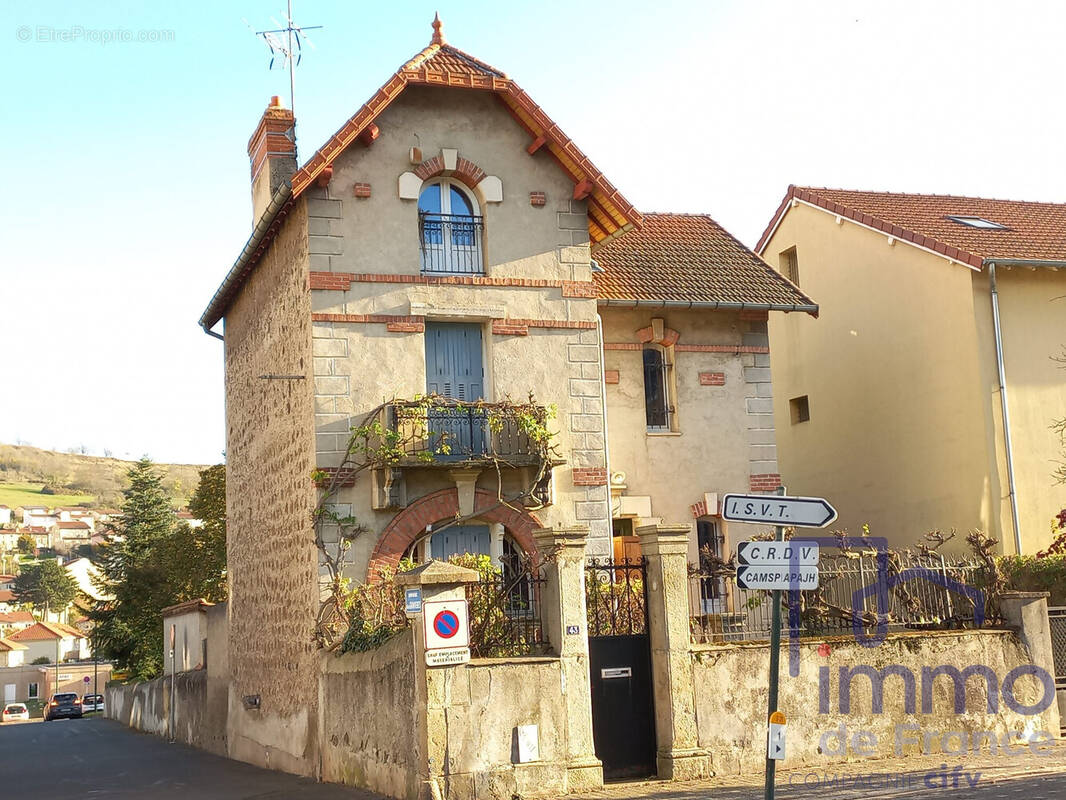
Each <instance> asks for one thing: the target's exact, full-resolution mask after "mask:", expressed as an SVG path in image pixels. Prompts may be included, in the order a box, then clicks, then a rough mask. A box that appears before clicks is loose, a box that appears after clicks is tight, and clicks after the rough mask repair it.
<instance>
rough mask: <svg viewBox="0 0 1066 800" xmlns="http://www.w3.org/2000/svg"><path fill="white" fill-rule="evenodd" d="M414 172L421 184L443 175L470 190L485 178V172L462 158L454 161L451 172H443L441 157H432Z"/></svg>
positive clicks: (442, 159)
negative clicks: (453, 167) (421, 181)
mask: <svg viewBox="0 0 1066 800" xmlns="http://www.w3.org/2000/svg"><path fill="white" fill-rule="evenodd" d="M414 172H415V175H417V176H418V177H419V178H421V179H422V180H423V182H425V181H428V180H430V179H432V178H437V177H440V176H442V175H445V176H447V177H449V178H454V179H455V180H457V181H460V182H461V183H464V184H466V185H467V186H468V187H469V188H471V189H473V188H474V187H476V186H477V185H478V184H479V183H481V179H482V178H484V177H485V170H483V169H482V168H481V167H479V166H478V165H477V164H475V163H474V162H473V161H470V160H468V159H465V158H463V157H462V156H459V157H458V158H457V159H456V161H455V169H453V170H445V168H444V158H443V157H442V156H433V158H427V159H426V160H425V161H423V162H422V163H421V164H419V165H418V166H417V167H415V170H414Z"/></svg>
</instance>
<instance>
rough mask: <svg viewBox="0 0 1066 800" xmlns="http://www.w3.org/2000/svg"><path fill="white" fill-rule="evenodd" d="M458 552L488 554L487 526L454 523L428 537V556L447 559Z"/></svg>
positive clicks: (442, 559) (440, 559)
mask: <svg viewBox="0 0 1066 800" xmlns="http://www.w3.org/2000/svg"><path fill="white" fill-rule="evenodd" d="M459 553H474V554H475V555H477V554H481V555H489V554H490V553H489V526H488V525H455V526H453V527H451V528H445V529H444V530H442V531H441V532H440V533H435V534H433V536H432V537H430V540H429V557H430V558H435V559H438V560H439V561H447V560H448V559H449V558H451V557H452V556H454V555H458V554H459Z"/></svg>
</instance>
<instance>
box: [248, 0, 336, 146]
mask: <svg viewBox="0 0 1066 800" xmlns="http://www.w3.org/2000/svg"><path fill="white" fill-rule="evenodd" d="M271 22H273V23H274V24H275V25H277V26H278V27H276V28H274V29H272V30H268V31H256V32H255V35H256V36H262V37H263V41H265V42H266V45H267V47H269V48H270V69H274V64H275V63H278V64H279V66H280V67H281V68H282V69H286V68H287V69H288V70H289V110H290V111H292V114H293V119H294V120H295V118H296V67H297V66H299V64H300V59H301V58H302V56H303V52H302V51H303V44H304V42H307V44H309V45H310V46H311V48H312V49H314V47H315V44H314V42H312V41H311V37H310V36H308V35H307V31H314V30H319V29H321V28H322V26H321V25H294V24H293V21H292V0H288V6H287V9H286V14H285V27H281V23H280V22H278V21H277V20H275V19H272V20H271ZM281 34H285V36H284V38H282V36H281ZM293 125H294V127H293V129H292V131H291V133H290V136H291V138H292V142H293V144H294V145H295V144H296V128H295V122H294V123H293Z"/></svg>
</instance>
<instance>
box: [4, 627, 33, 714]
mask: <svg viewBox="0 0 1066 800" xmlns="http://www.w3.org/2000/svg"><path fill="white" fill-rule="evenodd" d="M28 649H29V648H27V647H26V645H24V644H20V643H19V642H13V641H11V640H10V639H5V638H3V637H2V636H0V667H21V666H22V665H23V664H24V663H26V651H27V650H28ZM7 702H9V703H10V702H13V701H11V700H8V701H7Z"/></svg>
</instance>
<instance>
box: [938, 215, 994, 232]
mask: <svg viewBox="0 0 1066 800" xmlns="http://www.w3.org/2000/svg"><path fill="white" fill-rule="evenodd" d="M948 219H950V220H951V221H952V222H957V223H959V224H960V225H966V226H968V227H970V228H981V229H982V230H986V231H1005V230H1008V228H1007V226H1006V225H1000V224H999V223H998V222H993V221H992V220H990V219H985V218H984V217H955V216H951V215H950V214H949V215H948Z"/></svg>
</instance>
